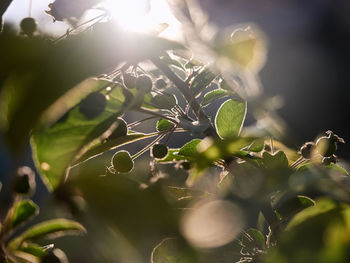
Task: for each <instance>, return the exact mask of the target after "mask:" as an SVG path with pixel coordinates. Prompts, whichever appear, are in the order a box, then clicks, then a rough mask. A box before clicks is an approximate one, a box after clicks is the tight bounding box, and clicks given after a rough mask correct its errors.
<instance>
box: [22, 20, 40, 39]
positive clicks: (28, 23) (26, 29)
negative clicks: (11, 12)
mask: <svg viewBox="0 0 350 263" xmlns="http://www.w3.org/2000/svg"><path fill="white" fill-rule="evenodd" d="M20 27H21V30H22V32H23V33H24V34H26V35H27V36H32V35H33V33H34V32H35V31H36V28H37V25H36V21H35V19H34V18H32V17H26V18H23V19H22V21H21V23H20Z"/></svg>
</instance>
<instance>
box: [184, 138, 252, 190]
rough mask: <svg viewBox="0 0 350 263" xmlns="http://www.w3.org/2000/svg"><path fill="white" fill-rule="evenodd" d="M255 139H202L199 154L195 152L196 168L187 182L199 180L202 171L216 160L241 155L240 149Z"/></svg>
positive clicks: (190, 183)
mask: <svg viewBox="0 0 350 263" xmlns="http://www.w3.org/2000/svg"><path fill="white" fill-rule="evenodd" d="M254 139H256V138H252V137H246V138H240V137H236V138H231V139H228V140H216V141H213V140H202V142H201V143H199V144H198V145H197V147H196V149H197V154H195V158H194V160H195V163H196V169H195V170H194V171H193V172H191V173H190V176H189V177H188V180H187V184H188V185H192V184H193V183H194V182H195V181H196V180H198V179H199V178H200V177H201V175H202V171H203V170H204V169H205V168H207V167H209V166H211V165H213V163H214V162H216V161H218V160H220V159H223V160H224V159H225V158H228V157H232V156H235V154H239V155H240V150H241V149H242V148H244V147H246V146H247V145H249V144H250V143H251V142H252V141H253V140H254Z"/></svg>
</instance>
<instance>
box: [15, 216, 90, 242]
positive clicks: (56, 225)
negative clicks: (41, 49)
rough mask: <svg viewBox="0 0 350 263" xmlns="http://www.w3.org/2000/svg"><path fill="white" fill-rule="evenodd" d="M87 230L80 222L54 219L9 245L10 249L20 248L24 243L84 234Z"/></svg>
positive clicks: (41, 224)
mask: <svg viewBox="0 0 350 263" xmlns="http://www.w3.org/2000/svg"><path fill="white" fill-rule="evenodd" d="M85 232H86V230H85V228H84V227H83V226H82V225H81V224H79V223H78V222H75V221H72V220H67V219H63V218H59V219H52V220H49V221H45V222H42V223H39V224H36V225H34V226H32V227H30V228H29V229H28V230H27V231H25V232H24V233H22V234H21V235H20V236H18V237H16V238H15V239H13V240H12V241H11V242H10V243H9V247H11V248H18V247H19V246H20V245H21V244H22V243H23V242H24V241H27V240H38V239H43V238H57V237H59V236H62V235H69V234H84V233H85Z"/></svg>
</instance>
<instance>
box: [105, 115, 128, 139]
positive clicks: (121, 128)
mask: <svg viewBox="0 0 350 263" xmlns="http://www.w3.org/2000/svg"><path fill="white" fill-rule="evenodd" d="M116 123H117V125H118V126H117V128H116V129H115V130H114V131H113V132H112V134H111V135H110V136H109V137H108V139H116V138H118V137H121V136H124V135H126V134H127V133H128V126H127V124H126V122H125V121H124V120H123V119H121V118H118V119H117V121H116Z"/></svg>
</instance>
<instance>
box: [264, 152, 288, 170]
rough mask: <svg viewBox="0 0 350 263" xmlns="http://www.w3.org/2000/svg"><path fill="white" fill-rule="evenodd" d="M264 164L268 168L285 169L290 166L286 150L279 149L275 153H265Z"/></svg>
mask: <svg viewBox="0 0 350 263" xmlns="http://www.w3.org/2000/svg"><path fill="white" fill-rule="evenodd" d="M262 161H263V164H264V166H265V168H266V169H268V170H283V169H286V168H288V159H287V156H286V154H285V153H284V152H282V151H277V152H275V153H273V154H270V153H269V152H264V153H263V159H262Z"/></svg>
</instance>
